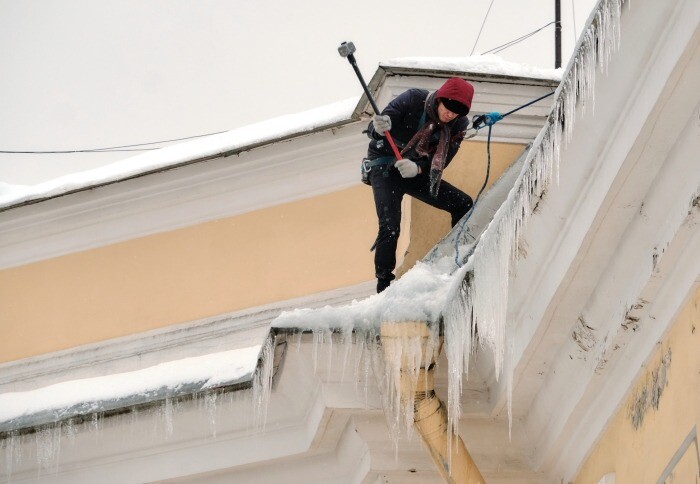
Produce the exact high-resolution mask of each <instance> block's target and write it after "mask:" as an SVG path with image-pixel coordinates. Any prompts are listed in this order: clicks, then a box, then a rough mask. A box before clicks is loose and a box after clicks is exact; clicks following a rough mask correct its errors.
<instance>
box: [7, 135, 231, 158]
mask: <svg viewBox="0 0 700 484" xmlns="http://www.w3.org/2000/svg"><path fill="white" fill-rule="evenodd" d="M225 132H226V131H217V132H216V133H206V134H196V135H193V136H185V137H184V138H173V139H166V140H160V141H150V142H148V143H136V144H132V145H122V146H109V147H106V148H85V149H75V150H41V151H38V150H31V151H30V150H27V151H11V150H0V153H6V154H14V155H21V154H39V155H43V154H68V153H109V152H116V151H150V150H157V149H160V148H162V147H160V146H157V147H154V148H138V149H129V148H135V147H137V146H149V145H155V144H159V143H170V142H173V141H183V140H187V139H194V138H203V137H205V136H213V135H215V134H221V133H225Z"/></svg>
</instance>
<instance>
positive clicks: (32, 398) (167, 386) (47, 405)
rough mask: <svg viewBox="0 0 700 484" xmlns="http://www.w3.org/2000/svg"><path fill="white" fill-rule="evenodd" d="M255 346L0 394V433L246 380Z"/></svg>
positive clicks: (257, 349)
mask: <svg viewBox="0 0 700 484" xmlns="http://www.w3.org/2000/svg"><path fill="white" fill-rule="evenodd" d="M260 348H261V346H260V345H257V346H250V347H247V348H238V349H235V350H229V351H223V352H218V353H213V354H209V355H204V356H196V357H190V358H183V359H180V360H175V361H170V362H166V363H161V364H159V365H155V366H151V367H148V368H144V369H141V370H136V371H131V372H125V373H117V374H113V375H106V376H99V377H95V378H84V379H80V380H72V381H65V382H61V383H56V384H54V385H49V386H46V387H42V388H38V389H35V390H30V391H24V392H9V393H3V394H0V431H7V430H12V429H14V428H17V427H18V424H20V425H19V426H21V427H24V426H27V425H22V423H23V421H25V420H26V421H31V422H29V424H30V425H34V424H36V422H34V420H37V419H39V420H41V421H42V422H40V423H43V421H47V422H54V421H58V420H62V419H65V418H70V417H73V416H76V415H85V414H89V413H92V412H96V411H105V410H112V409H115V408H120V407H123V406H127V405H134V404H140V403H146V402H148V401H153V400H156V399H159V398H160V399H162V398H165V397H166V396H171V395H173V394H181V393H192V392H193V391H203V390H207V389H211V388H216V387H220V386H224V385H234V384H237V383H242V382H245V381H249V380H250V379H251V378H252V375H253V372H254V371H255V368H256V365H257V362H258V355H259V354H260Z"/></svg>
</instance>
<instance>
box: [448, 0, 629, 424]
mask: <svg viewBox="0 0 700 484" xmlns="http://www.w3.org/2000/svg"><path fill="white" fill-rule="evenodd" d="M621 6H622V1H621V0H601V1H600V2H599V3H598V6H597V8H596V9H595V11H594V12H593V13H592V15H591V17H590V18H589V21H588V24H587V27H586V29H585V30H584V33H583V35H582V36H581V39H580V40H579V43H578V44H577V48H576V51H575V55H574V57H573V58H572V59H571V61H570V63H569V66H568V68H567V71H566V73H565V75H564V77H563V79H562V82H561V84H560V86H559V88H558V89H557V92H556V94H555V98H554V102H553V106H552V111H551V113H550V115H549V117H548V119H547V123H546V125H545V126H544V127H543V129H542V130H541V131H540V133H539V134H538V136H537V138H536V139H535V141H534V143H533V146H532V148H531V150H530V153H529V155H528V157H527V159H526V160H525V164H524V166H523V170H522V172H521V174H520V176H519V178H518V180H517V181H516V183H515V186H514V188H513V189H512V190H511V192H510V193H509V195H508V198H507V200H506V202H505V203H504V204H503V205H502V206H501V208H499V210H498V211H497V212H496V214H495V215H494V217H493V220H492V221H491V223H490V224H489V226H488V227H487V228H486V229H485V230H484V231H483V233H482V234H481V237H480V239H479V241H478V243H477V245H476V248H475V249H474V251H473V253H472V254H470V255H469V257H468V259H467V263H466V264H465V265H464V266H463V267H462V268H461V269H459V270H458V271H457V272H456V273H455V274H453V277H454V278H455V279H456V280H457V282H456V283H455V284H453V288H452V294H451V295H450V296H448V298H447V301H448V307H447V308H446V309H445V311H444V313H443V316H444V323H445V340H446V341H445V343H446V352H447V358H448V385H449V388H448V412H449V414H448V420H449V423H448V425H449V427H450V429H451V430H452V432H453V433H455V434H456V433H457V425H458V424H457V422H458V421H459V416H460V413H461V408H460V396H461V393H462V375H466V374H468V365H469V357H470V355H471V353H472V352H473V351H474V341H473V340H474V338H475V335H476V334H478V340H479V341H478V343H479V344H480V345H483V346H486V347H488V348H489V349H490V350H491V352H492V353H493V357H494V358H493V359H494V372H495V377H496V379H497V380H498V379H499V378H500V377H501V375H502V373H505V378H506V387H507V393H508V403H507V405H508V419H509V424H512V402H511V397H512V384H513V383H512V379H513V371H514V368H513V367H514V365H513V362H512V361H511V360H512V353H513V350H512V344H513V342H512V341H511V340H510V339H509V338H508V335H509V333H510V331H508V325H509V323H508V321H507V314H508V312H507V311H508V307H507V302H508V282H509V278H510V277H511V275H512V272H514V270H515V265H514V264H513V262H514V261H515V260H516V259H517V257H518V253H519V251H520V239H521V234H522V233H523V231H524V230H525V227H526V226H527V223H528V221H529V218H530V216H531V215H532V213H533V210H534V207H535V206H536V205H537V203H539V200H540V199H541V198H542V197H543V196H544V194H545V193H546V191H547V189H548V188H549V186H550V185H551V183H552V182H555V183H558V181H559V162H560V152H561V146H562V141H564V142H566V143H569V142H570V141H571V138H572V135H573V128H574V124H575V121H576V115H577V108H578V107H580V108H581V109H582V110H583V112H585V109H586V106H587V105H590V106H591V108H592V109H594V106H595V103H594V101H595V96H594V92H595V73H596V70H597V69H601V70H602V71H603V72H604V73H605V72H607V65H608V63H609V61H610V59H611V57H612V52H613V51H614V50H615V49H616V48H617V46H618V45H619V42H620V27H619V25H620V12H621ZM562 135H563V139H562Z"/></svg>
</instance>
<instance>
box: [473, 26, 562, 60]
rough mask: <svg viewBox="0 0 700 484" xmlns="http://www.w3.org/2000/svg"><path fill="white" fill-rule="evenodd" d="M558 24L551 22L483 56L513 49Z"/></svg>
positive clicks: (488, 51)
mask: <svg viewBox="0 0 700 484" xmlns="http://www.w3.org/2000/svg"><path fill="white" fill-rule="evenodd" d="M556 23H557V22H549V23H548V24H546V25H543V26H542V27H540V28H539V29H537V30H533V31H532V32H530V33H528V34H525V35H523V36H521V37H518V38H517V39H513V40H511V41H509V42H506V43H505V44H501V45H499V46H497V47H494V48H493V49H491V50H487V51H486V52H482V55H483V54H490V53H492V52H493V53H494V54H496V53H498V52H501V51H502V50H505V49H507V48H508V47H512V46H514V45H515V44H518V43H520V42H522V41H523V40H526V39H528V38H530V37H532V36H533V35H535V34H536V33H537V32H539V31H540V30H543V29H545V28H547V27H549V26H550V25H552V24H556Z"/></svg>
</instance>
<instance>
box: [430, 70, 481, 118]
mask: <svg viewBox="0 0 700 484" xmlns="http://www.w3.org/2000/svg"><path fill="white" fill-rule="evenodd" d="M472 98H474V86H472V85H471V84H469V83H468V82H467V81H465V80H464V79H462V78H460V77H450V78H449V79H448V80H447V81H445V84H443V85H442V87H440V89H438V90H437V92H436V93H435V99H443V100H444V101H443V104H444V105H445V107H446V108H447V109H449V110H450V111H452V112H453V113H456V114H459V115H461V116H465V115H466V114H467V113H469V110H470V109H471V107H472Z"/></svg>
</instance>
